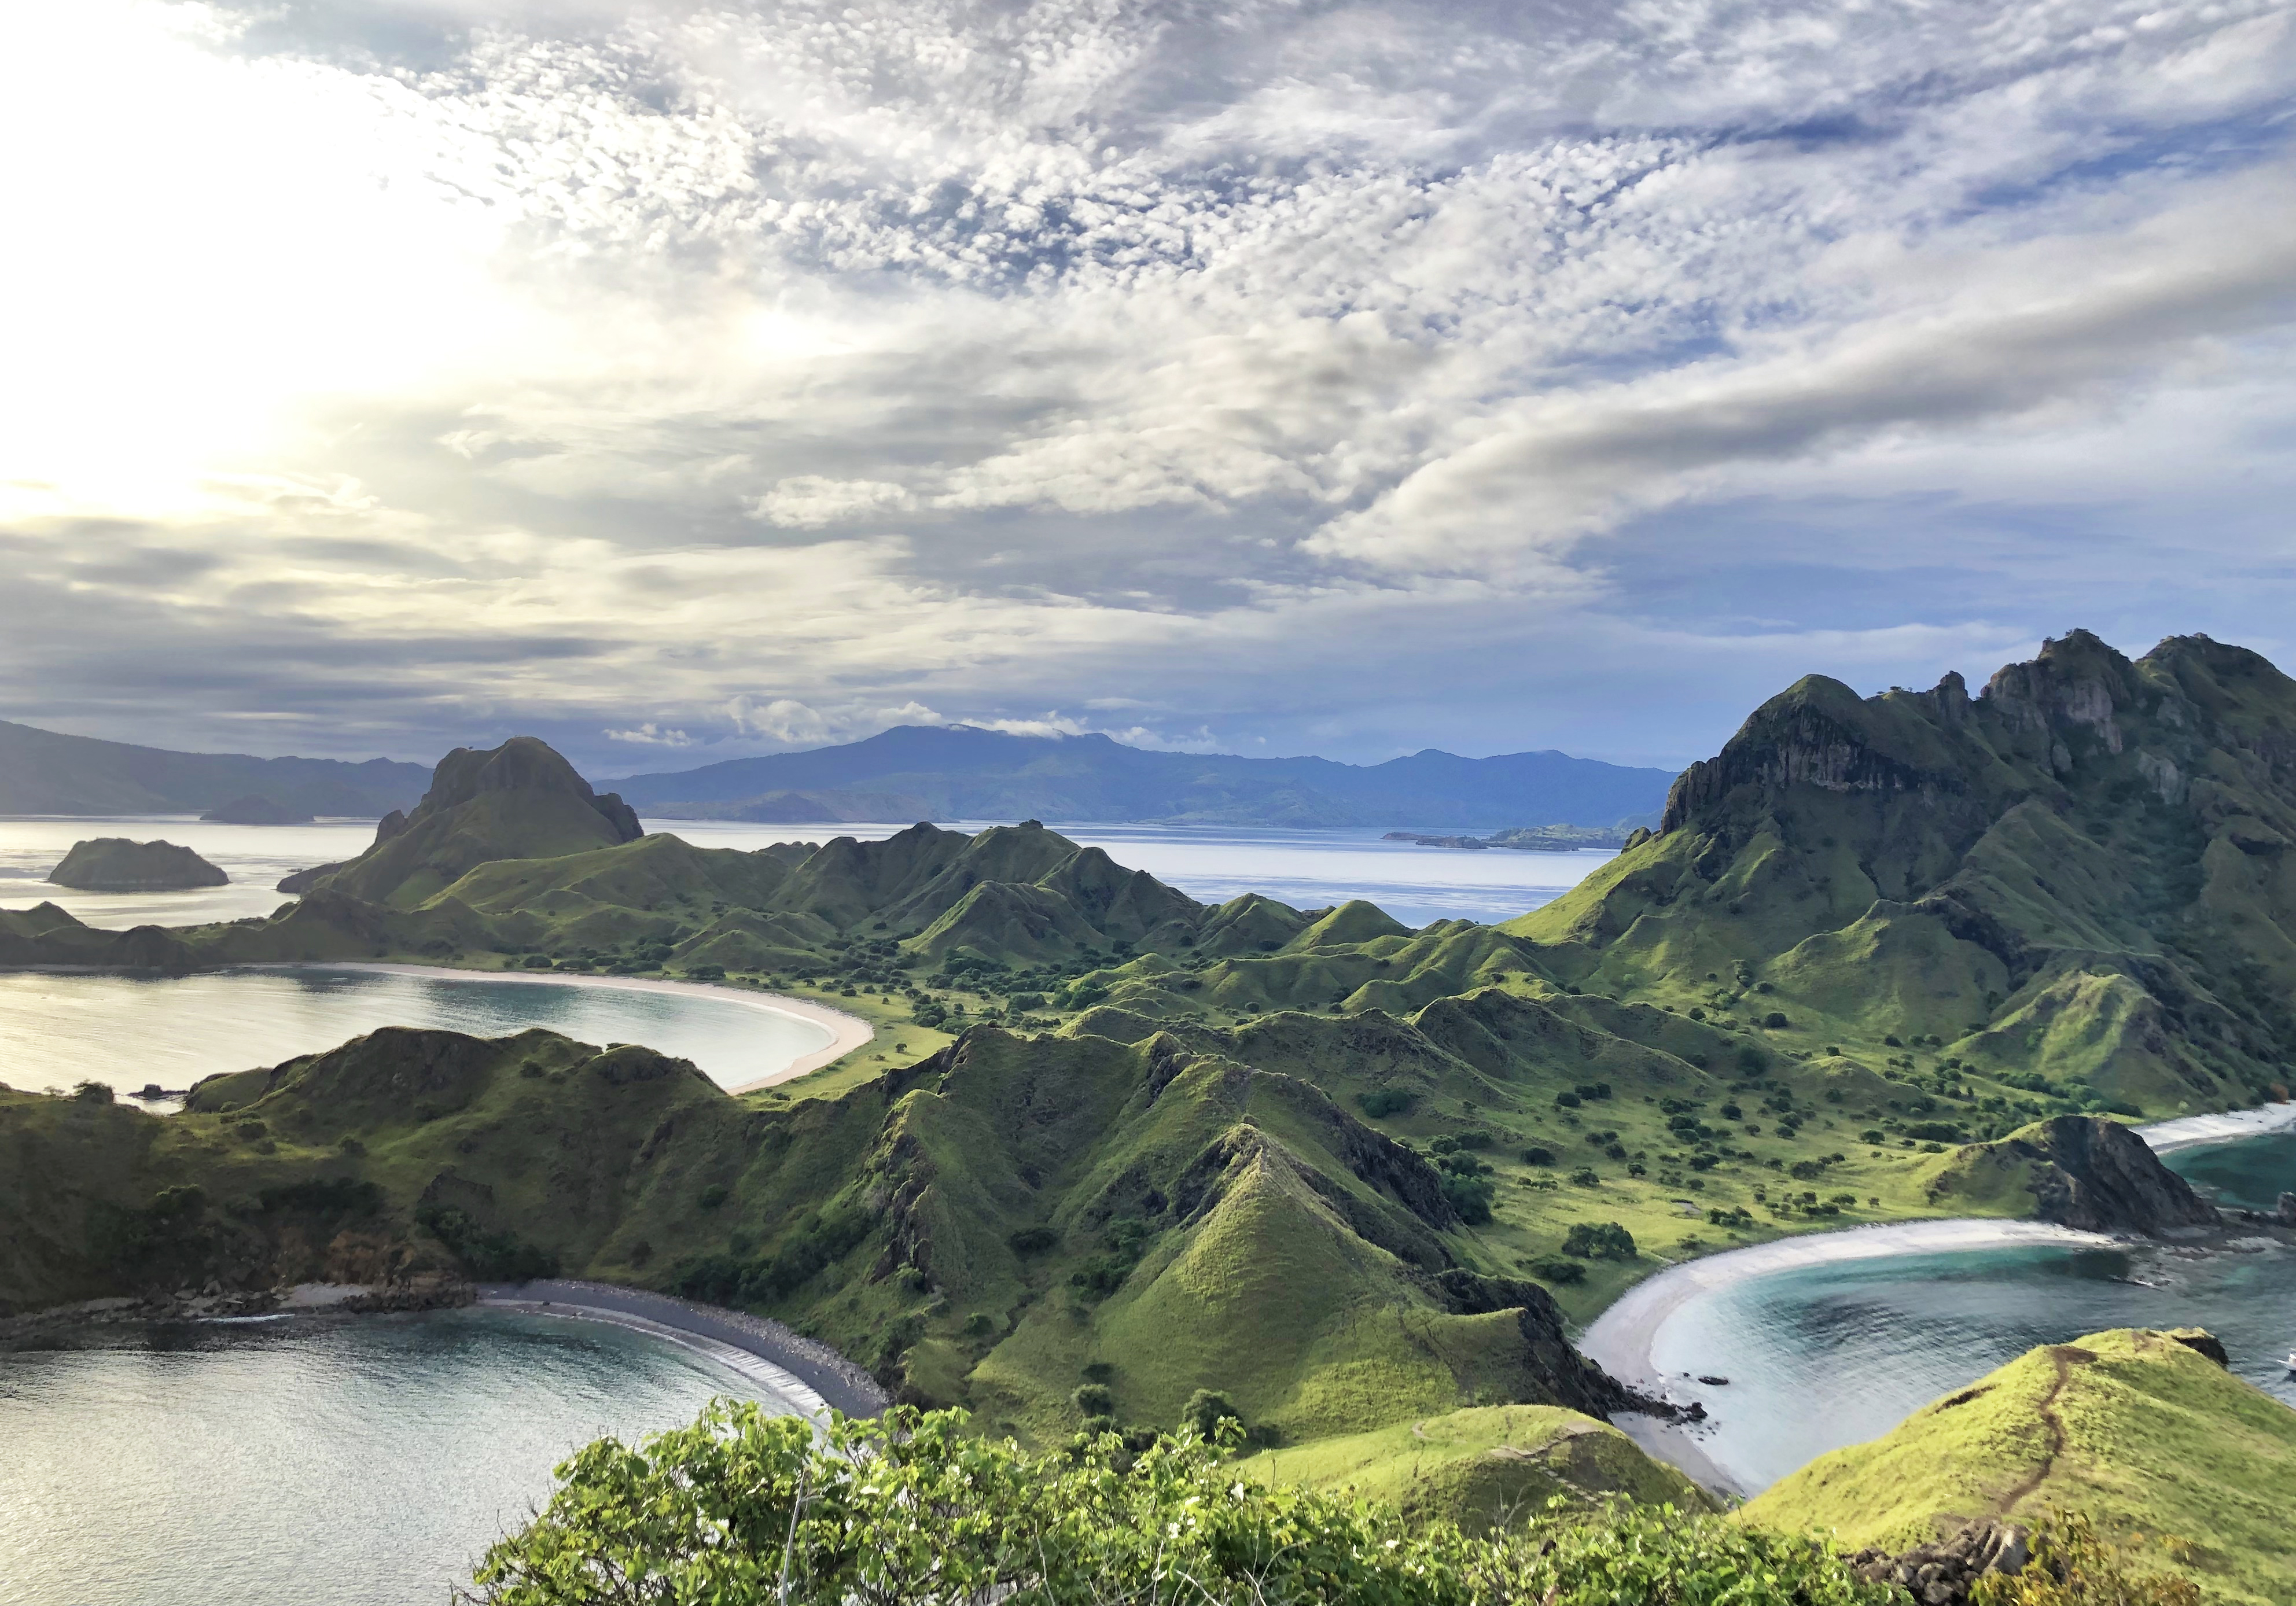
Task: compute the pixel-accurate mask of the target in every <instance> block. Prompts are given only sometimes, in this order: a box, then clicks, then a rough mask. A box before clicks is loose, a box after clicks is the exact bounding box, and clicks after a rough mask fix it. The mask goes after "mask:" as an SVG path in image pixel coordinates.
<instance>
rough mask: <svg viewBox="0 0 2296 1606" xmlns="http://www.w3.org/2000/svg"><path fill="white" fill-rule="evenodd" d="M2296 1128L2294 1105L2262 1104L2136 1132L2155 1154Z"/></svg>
mask: <svg viewBox="0 0 2296 1606" xmlns="http://www.w3.org/2000/svg"><path fill="white" fill-rule="evenodd" d="M2292 1127H2296V1101H2292V1102H2288V1103H2285V1104H2265V1105H2260V1106H2259V1107H2258V1108H2257V1109H2254V1110H2225V1111H2224V1112H2222V1113H2221V1114H2218V1115H2184V1116H2178V1117H2177V1118H2176V1119H2175V1120H2173V1121H2155V1122H2153V1124H2152V1125H2151V1126H2149V1127H2136V1128H2135V1131H2136V1135H2137V1136H2139V1137H2141V1138H2143V1139H2144V1141H2145V1143H2147V1144H2149V1145H2151V1147H2152V1150H2153V1153H2155V1154H2166V1153H2169V1151H2172V1150H2176V1149H2196V1148H2199V1147H2201V1146H2202V1145H2203V1144H2206V1143H2236V1142H2238V1141H2239V1140H2240V1139H2242V1138H2244V1137H2263V1136H2265V1135H2267V1134H2270V1133H2275V1132H2285V1131H2287V1130H2289V1129H2290V1128H2292Z"/></svg>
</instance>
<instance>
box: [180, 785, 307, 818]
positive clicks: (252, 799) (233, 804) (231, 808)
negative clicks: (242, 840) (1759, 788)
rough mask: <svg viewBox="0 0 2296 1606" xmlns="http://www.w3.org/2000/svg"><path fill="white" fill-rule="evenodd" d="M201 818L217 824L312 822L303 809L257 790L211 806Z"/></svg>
mask: <svg viewBox="0 0 2296 1606" xmlns="http://www.w3.org/2000/svg"><path fill="white" fill-rule="evenodd" d="M200 818H201V819H202V820H206V821H209V822H210V823H214V824H217V825H308V824H309V823H311V816H310V815H308V814H306V813H305V812H304V811H303V810H301V809H299V808H294V807H289V806H288V805H287V804H284V803H280V802H275V801H274V800H273V799H269V798H266V797H264V796H262V795H261V794H259V793H255V792H250V793H249V794H248V795H247V796H246V797H244V798H234V799H232V800H231V801H230V802H228V803H225V804H221V805H219V806H218V807H214V808H210V809H209V810H208V811H207V813H205V814H203V815H201V816H200Z"/></svg>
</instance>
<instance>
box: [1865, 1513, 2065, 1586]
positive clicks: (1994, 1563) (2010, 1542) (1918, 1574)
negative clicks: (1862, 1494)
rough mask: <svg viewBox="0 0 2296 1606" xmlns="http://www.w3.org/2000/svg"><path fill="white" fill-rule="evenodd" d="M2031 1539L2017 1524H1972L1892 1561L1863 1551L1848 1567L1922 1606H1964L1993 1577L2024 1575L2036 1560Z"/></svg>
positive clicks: (1875, 1551) (1872, 1551)
mask: <svg viewBox="0 0 2296 1606" xmlns="http://www.w3.org/2000/svg"><path fill="white" fill-rule="evenodd" d="M2032 1554H2033V1550H2032V1538H2031V1536H2030V1534H2029V1533H2028V1532H2027V1530H2026V1529H2025V1528H2022V1527H2021V1526H2019V1525H2018V1524H2016V1523H2014V1522H1972V1523H1971V1524H1969V1525H1968V1526H1967V1527H1966V1528H1963V1529H1962V1530H1961V1531H1960V1532H1958V1533H1956V1534H1955V1535H1953V1536H1951V1537H1949V1538H1945V1539H1939V1540H1937V1541H1935V1542H1934V1543H1931V1544H1929V1545H1915V1547H1914V1548H1913V1549H1911V1550H1909V1551H1906V1552H1903V1553H1900V1554H1898V1555H1894V1556H1893V1555H1891V1554H1890V1553H1889V1552H1887V1551H1885V1550H1879V1549H1868V1550H1862V1551H1859V1552H1858V1553H1857V1554H1856V1555H1855V1556H1852V1557H1851V1558H1850V1561H1849V1564H1850V1565H1851V1566H1852V1567H1854V1568H1855V1569H1857V1573H1858V1575H1859V1576H1860V1577H1863V1578H1865V1579H1866V1581H1867V1582H1869V1583H1874V1584H1894V1585H1896V1586H1898V1588H1900V1589H1902V1590H1904V1591H1905V1592H1906V1593H1907V1594H1909V1595H1911V1596H1912V1597H1913V1598H1914V1599H1915V1601H1917V1602H1920V1606H1962V1603H1963V1602H1966V1601H1968V1600H1969V1599H1970V1598H1971V1596H1972V1594H1973V1593H1974V1591H1975V1590H1976V1587H1977V1582H1978V1580H1979V1579H1980V1578H1982V1577H1985V1576H1986V1575H1987V1574H1989V1573H2019V1572H2022V1571H2024V1569H2025V1563H2026V1562H2028V1561H2030V1560H2032Z"/></svg>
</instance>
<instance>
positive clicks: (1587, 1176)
mask: <svg viewBox="0 0 2296 1606" xmlns="http://www.w3.org/2000/svg"><path fill="white" fill-rule="evenodd" d="M1570 1180H1571V1181H1572V1182H1574V1183H1576V1184H1579V1186H1580V1187H1582V1188H1599V1187H1601V1186H1602V1185H1603V1179H1602V1178H1601V1177H1599V1176H1595V1173H1594V1172H1593V1171H1592V1170H1590V1169H1589V1168H1587V1167H1584V1166H1581V1167H1580V1168H1579V1169H1578V1170H1576V1171H1573V1172H1572V1173H1571V1174H1570Z"/></svg>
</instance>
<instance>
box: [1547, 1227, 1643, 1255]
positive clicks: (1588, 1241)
mask: <svg viewBox="0 0 2296 1606" xmlns="http://www.w3.org/2000/svg"><path fill="white" fill-rule="evenodd" d="M1562 1252H1563V1253H1564V1254H1566V1255H1576V1256H1578V1257H1579V1258H1580V1259H1582V1260H1632V1259H1633V1258H1635V1235H1634V1234H1633V1233H1629V1232H1628V1231H1627V1229H1626V1228H1624V1227H1622V1226H1620V1225H1619V1224H1618V1223H1617V1222H1615V1221H1602V1222H1595V1221H1582V1222H1580V1223H1579V1224H1578V1225H1576V1226H1573V1227H1572V1228H1571V1229H1570V1232H1568V1233H1565V1234H1563V1238H1562Z"/></svg>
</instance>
